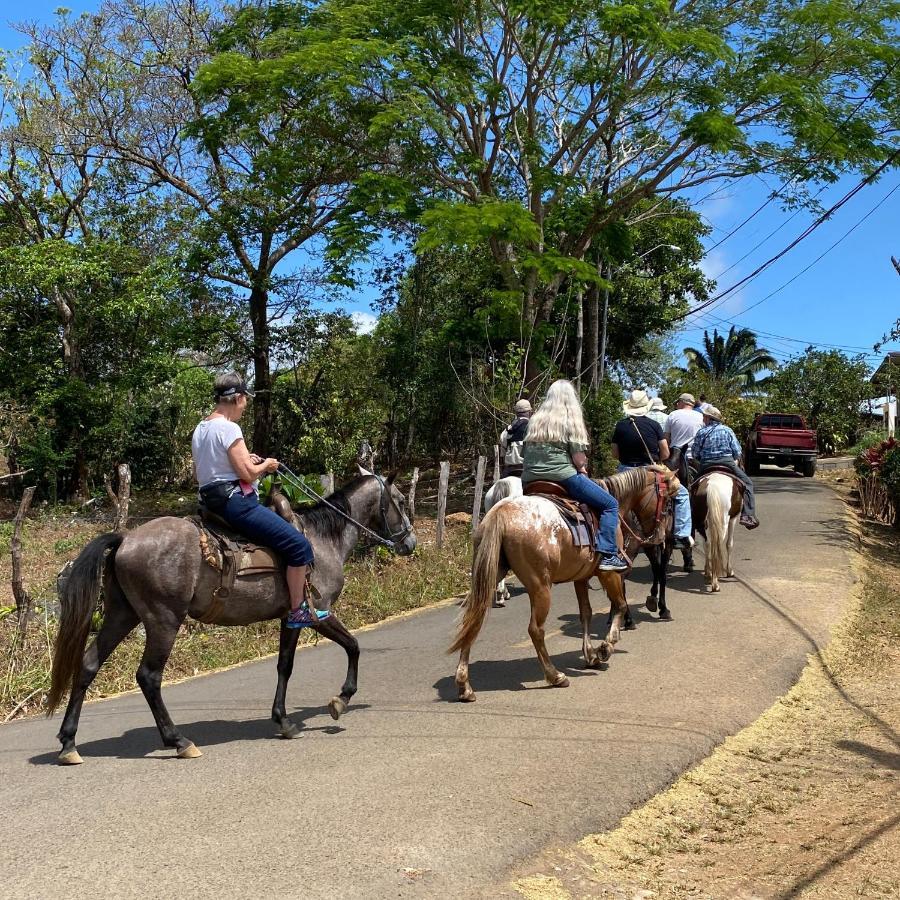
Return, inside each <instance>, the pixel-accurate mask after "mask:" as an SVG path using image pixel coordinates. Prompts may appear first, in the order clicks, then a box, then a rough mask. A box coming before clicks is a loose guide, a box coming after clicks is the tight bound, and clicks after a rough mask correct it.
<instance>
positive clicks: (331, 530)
mask: <svg viewBox="0 0 900 900" xmlns="http://www.w3.org/2000/svg"><path fill="white" fill-rule="evenodd" d="M364 481H365V476H359V477H357V478H354V479H353V481H351V482H350V483H349V484H345V485H344V487H342V488H341V489H340V490H337V491H335V492H334V493H333V494H329V495H328V497H327V498H326V499H327V500H328V503H330V504H331V506H334V507H337V509H339V510H340V511H341V512H342V513H346V514H348V515H349V513H350V500H351V498H352V497H353V495H354V494H355V493H356V491H357V490H358V489H359V488H360V486H361V485H362V484H363V482H364ZM331 506H327V505H326V504H325V503H317V504H316V505H315V506H308V507H301V508H300V509H297V510H295V512H296V514H297V518H298V519H299V520H300V522H301V523H302V524H303V530H304V531H312V532H314V533H315V534H316V535H318V536H319V537H322V538H326V539H327V540H338V539H339V538H340V537H341V536H342V535H343V533H344V529H345V528H346V527H347V520H346V519H345V518H344V517H343V516H342V515H341V514H340V513H339V512H336V511H335V510H334V509H332V508H331Z"/></svg>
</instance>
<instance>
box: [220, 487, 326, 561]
mask: <svg viewBox="0 0 900 900" xmlns="http://www.w3.org/2000/svg"><path fill="white" fill-rule="evenodd" d="M220 515H221V516H222V518H223V519H225V521H226V522H228V524H229V525H231V526H233V527H234V528H235V530H236V531H239V532H240V533H241V534H243V535H244V536H245V537H248V538H250V540H251V541H256V542H257V543H260V544H262V545H263V546H265V547H271V548H272V549H273V550H274V551H276V552H277V553H278V554H279V555H280V556H281V558H282V559H283V560H284V561H285V562H286V563H287V564H288V565H289V566H308V565H310V564H311V563H312V561H313V551H312V544H310V542H309V541H308V540H307V538H306V535H303V534H301V533H300V532H299V531H297V529H296V528H294V526H293V525H290V524H288V523H287V522H285V520H284V519H282V518H281V516H279V515H278V513H276V512H274V511H273V510H271V509H269V508H268V507H267V506H261V505H260V502H259V497H257V496H256V494H242V493H241V492H240V491H238V492H237V493H235V494H232V495H231V496H230V497H229V498H228V500H227V502H226V504H225V507H224V509H223V510H222V512H221V513H220Z"/></svg>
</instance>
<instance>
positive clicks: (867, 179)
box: [673, 147, 900, 321]
mask: <svg viewBox="0 0 900 900" xmlns="http://www.w3.org/2000/svg"><path fill="white" fill-rule="evenodd" d="M898 156H900V147H898V148H897V149H896V150H894V152H893V153H891V154H890V156H888V158H887V159H886V160H885V161H884V162H883V163H882V164H881V165H880V166H879V167H878V168H877V169H875V171H874V172H872V173H871V174H870V175H867V176H866V177H865V178H863V180H862V181H860V182H859V183H858V184H857V185H855V186H854V187H853V188H852V189H851V190H849V191H848V192H847V193H846V194H844V196H843V197H841V199H840V200H838V201H837V203H835V204H834V205H832V206H831V207H829V208H828V209H827V210H825V212H823V213H822V214H821V215H820V216H819V217H818V218H817V219H816V220H815V221H814V222H813V223H812V224H811V225H809V226H807V228H806V229H805V230H804V231H803V232H801V233H800V234H799V235H798V236H797V237H796V238H794V240H793V241H791V242H790V243H789V244H788V245H787V246H786V247H785V248H784V249H783V250H780V251H779V252H778V253H776V254H775V255H774V256H772V257H770V258H769V259H767V260H766V261H765V262H764V263H762V265H760V266H757V267H756V269H754V270H753V271H752V272H751V273H750V274H749V275H746V276H745V277H743V278H741V279H740V280H739V281H736V282H735V283H734V284H733V285H731V287H729V288H726V289H725V290H724V291H720V292H719V293H718V294H716V295H715V296H714V297H711V298H710V299H709V300H705V301H704V302H703V303H701V304H700V305H699V306H695V307H694V308H693V309H691V310H688V311H687V312H686V313H683V314H682V315H680V316H677V317H676V318H675V319H674V320H673V321H679V320H681V319H686V318H687V317H688V316H692V315H696V314H697V313H699V312H701V311H703V310H705V309H708V308H710V307H712V306H714V305H716V304H718V303H719V301H721V300H724V299H725V298H726V297H727V296H728V295H729V294H733V293H734V292H735V291H736V290H737V289H738V288H739V287H741V286H742V285H745V284H747V282H749V281H752V280H753V279H754V278H756V277H757V276H758V275H759V274H761V273H762V272H764V271H765V270H766V269H768V268H769V266H771V265H772V264H773V263H776V262H777V261H778V260H779V259H781V258H782V257H784V256H786V255H787V254H788V253H789V252H790V251H791V250H793V249H794V247H796V246H797V245H798V244H799V243H800V242H801V241H803V240H805V239H806V238H808V237H809V236H810V235H811V234H812V233H813V232H814V231H815V230H816V229H817V228H818V227H819V226H820V225H822V224H823V223H824V222H825V221H826V220H827V219H829V218H830V217H831V216H832V215H833V214H834V213H835V212H837V211H838V210H839V209H840V208H841V207H842V206H844V205H845V204H847V203H849V202H850V200H852V199H853V197H855V196H856V195H857V194H858V193H859V192H860V191H861V190H862V189H863V188H864V187H866V186H867V185H869V184H871V183H872V182H873V181H874V180H875V179H876V178H877V177H878V176H879V175H880V174H881V173H882V172H883V171H884V170H885V169H886V168H887V167H888V166H889V165H891V163H893V161H894V160H895V159H896V158H897V157H898Z"/></svg>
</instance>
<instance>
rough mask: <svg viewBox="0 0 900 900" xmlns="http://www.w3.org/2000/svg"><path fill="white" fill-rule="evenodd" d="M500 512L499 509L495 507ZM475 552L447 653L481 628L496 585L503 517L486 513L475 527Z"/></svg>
mask: <svg viewBox="0 0 900 900" xmlns="http://www.w3.org/2000/svg"><path fill="white" fill-rule="evenodd" d="M498 512H502V510H498ZM475 540H476V544H475V554H474V557H473V559H472V589H471V590H470V591H469V596H468V597H467V598H466V605H465V606H464V607H463V614H462V619H461V620H460V623H459V627H458V629H457V632H456V640H455V641H454V642H453V644H452V645H451V646H450V649H449V650H448V651H447V652H448V653H455V652H456V651H457V650H461V649H462V648H463V647H471V646H472V644H473V643H474V642H475V638H477V637H478V632H479V631H481V626H482V625H483V624H484V617H485V616H486V615H487V611H488V609H489V608H490V606H491V603H492V602H493V599H494V592H495V591H496V589H497V568H498V565H499V562H500V549H501V547H502V546H503V517H502V516H499V515H492V516H488V517H487V518H486V519H485V520H484V522H482V523H481V525H480V526H479V527H478V531H477V532H476V536H475Z"/></svg>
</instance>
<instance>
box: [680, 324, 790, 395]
mask: <svg viewBox="0 0 900 900" xmlns="http://www.w3.org/2000/svg"><path fill="white" fill-rule="evenodd" d="M684 355H685V358H686V359H687V367H686V368H676V369H674V370H673V372H672V374H673V375H675V376H676V377H680V378H691V377H693V378H698V379H699V380H700V381H702V382H707V383H708V382H713V383H715V384H717V385H719V386H720V387H721V388H723V389H724V390H726V391H728V392H737V393H744V392H746V391H748V390H749V389H750V388H752V387H753V386H754V385H755V384H756V375H757V373H758V372H762V371H763V370H765V369H774V368H775V366H776V365H777V361H776V360H775V357H774V356H772V354H771V353H769V351H768V350H766V349H764V348H763V347H758V346H757V345H756V335H755V334H754V333H753V332H752V331H751V330H750V329H749V328H740V329H736V328H735V326H734V325H732V326H731V328H730V329H729V330H728V336H727V337H725V336H724V335H721V334H719V332H718V331H717V330H716V329H713V333H712V339H710V336H709V332H707V331H704V332H703V350H698V349H696V348H695V347H685V348H684Z"/></svg>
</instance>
